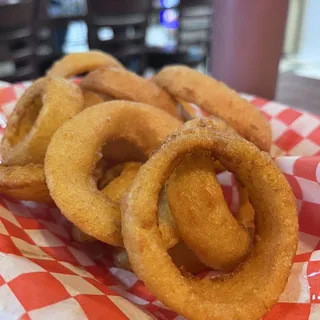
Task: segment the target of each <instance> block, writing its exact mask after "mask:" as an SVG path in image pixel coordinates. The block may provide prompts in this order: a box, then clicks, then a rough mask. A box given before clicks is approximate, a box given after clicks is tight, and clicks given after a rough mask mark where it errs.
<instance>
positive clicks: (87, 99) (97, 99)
mask: <svg viewBox="0 0 320 320" xmlns="http://www.w3.org/2000/svg"><path fill="white" fill-rule="evenodd" d="M82 95H83V105H84V109H85V108H89V107H92V106H94V105H96V104H99V103H103V102H105V101H111V100H113V99H112V98H111V97H108V96H107V95H102V94H99V93H96V92H93V91H88V90H82Z"/></svg>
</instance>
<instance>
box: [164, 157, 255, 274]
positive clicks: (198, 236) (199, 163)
mask: <svg viewBox="0 0 320 320" xmlns="http://www.w3.org/2000/svg"><path fill="white" fill-rule="evenodd" d="M166 190H167V197H168V203H169V207H170V212H171V214H172V216H173V218H174V220H175V222H176V225H177V228H178V230H179V234H180V235H181V238H182V239H183V240H184V241H185V243H186V245H187V246H188V247H189V248H190V249H191V250H192V251H193V252H194V253H195V254H196V255H197V256H198V258H199V259H200V260H201V261H202V262H203V263H205V264H206V265H207V266H209V267H211V268H213V269H214V270H222V271H231V270H233V269H234V268H235V267H236V266H238V265H239V263H240V262H242V261H243V260H244V259H245V258H246V256H247V254H248V253H249V250H250V247H251V242H252V238H251V236H250V234H251V233H250V231H249V230H247V229H246V228H245V226H244V225H242V224H239V223H238V221H237V220H236V219H235V218H234V217H233V215H232V214H231V212H230V211H229V209H228V206H227V204H226V202H225V199H224V196H223V193H222V190H221V187H220V185H219V182H218V180H217V178H216V175H215V170H214V164H213V161H212V155H211V153H210V152H209V153H208V152H197V153H192V154H188V155H186V157H185V158H184V159H183V161H182V163H180V164H179V166H178V167H177V168H176V169H175V171H174V172H173V173H172V175H171V177H170V178H169V180H168V182H167V184H166ZM248 205H249V206H250V203H248ZM252 219H253V217H252Z"/></svg>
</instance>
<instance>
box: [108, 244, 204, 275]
mask: <svg viewBox="0 0 320 320" xmlns="http://www.w3.org/2000/svg"><path fill="white" fill-rule="evenodd" d="M110 250H111V251H112V258H113V262H114V263H115V265H116V266H117V267H119V268H123V269H126V270H130V271H132V267H131V264H130V261H129V257H128V253H127V252H126V250H125V249H124V248H121V247H112V248H110ZM168 254H169V255H170V257H171V259H172V262H173V263H174V264H175V265H176V266H177V268H178V269H179V270H181V271H182V272H183V273H185V274H188V273H189V274H194V275H195V274H198V273H200V272H204V271H207V270H208V267H207V266H206V265H205V264H203V263H202V262H201V261H200V260H199V259H198V258H197V256H196V255H195V254H194V253H193V251H192V250H190V249H189V248H188V247H187V246H186V244H185V243H184V242H183V241H180V242H179V243H178V244H176V245H175V246H174V247H173V248H171V249H169V250H168Z"/></svg>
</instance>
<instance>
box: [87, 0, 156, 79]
mask: <svg viewBox="0 0 320 320" xmlns="http://www.w3.org/2000/svg"><path fill="white" fill-rule="evenodd" d="M87 4H88V16H87V25H88V43H89V48H90V49H100V50H103V51H106V52H108V53H111V54H113V55H114V56H115V57H117V58H118V59H119V60H121V61H122V62H123V63H124V64H125V65H126V66H127V67H128V68H130V69H133V70H134V71H136V72H138V73H142V72H143V70H144V68H145V61H146V46H145V35H146V28H147V25H148V17H149V13H150V7H151V4H150V1H149V0H139V1H132V0H109V1H104V0H88V1H87Z"/></svg>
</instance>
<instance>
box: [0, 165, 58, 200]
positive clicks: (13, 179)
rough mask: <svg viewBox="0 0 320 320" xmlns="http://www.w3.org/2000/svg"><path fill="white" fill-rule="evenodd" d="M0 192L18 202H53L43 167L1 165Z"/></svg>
mask: <svg viewBox="0 0 320 320" xmlns="http://www.w3.org/2000/svg"><path fill="white" fill-rule="evenodd" d="M0 192H1V193H3V194H6V195H8V196H10V197H12V198H15V199H17V200H27V201H37V202H52V199H51V197H50V195H49V190H48V188H47V184H46V177H45V175H44V170H43V165H41V164H27V165H25V166H5V165H2V164H1V165H0Z"/></svg>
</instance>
